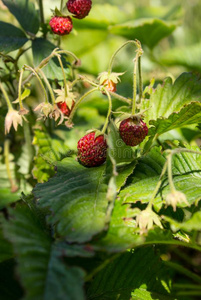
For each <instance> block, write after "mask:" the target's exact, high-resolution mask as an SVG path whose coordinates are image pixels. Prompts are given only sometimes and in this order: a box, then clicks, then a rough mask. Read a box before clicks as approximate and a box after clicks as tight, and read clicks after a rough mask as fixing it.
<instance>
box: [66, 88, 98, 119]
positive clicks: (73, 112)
mask: <svg viewBox="0 0 201 300" xmlns="http://www.w3.org/2000/svg"><path fill="white" fill-rule="evenodd" d="M97 90H98V88H97V87H96V88H94V89H91V90H90V91H88V92H86V93H85V94H84V95H83V96H82V97H81V98H80V99H78V100H77V101H76V102H75V105H74V107H73V109H72V111H71V113H70V116H69V119H68V123H71V121H72V119H73V116H74V114H75V112H76V109H77V107H78V106H79V105H80V103H81V102H82V100H84V98H86V97H87V96H88V95H90V94H91V93H93V92H95V91H97Z"/></svg>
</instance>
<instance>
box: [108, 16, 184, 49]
mask: <svg viewBox="0 0 201 300" xmlns="http://www.w3.org/2000/svg"><path fill="white" fill-rule="evenodd" d="M177 25H178V22H175V21H166V22H165V21H162V20H160V19H148V18H147V19H137V20H133V21H128V22H126V23H123V24H118V25H114V26H111V27H110V32H111V33H113V34H117V35H121V36H123V37H126V38H128V39H131V40H133V39H138V40H140V42H141V43H142V44H144V45H146V46H148V47H149V48H150V49H153V48H154V47H155V46H156V45H157V44H158V42H159V41H160V40H161V39H163V38H165V37H167V36H169V35H170V34H171V33H172V32H173V31H174V30H175V29H176V27H177Z"/></svg>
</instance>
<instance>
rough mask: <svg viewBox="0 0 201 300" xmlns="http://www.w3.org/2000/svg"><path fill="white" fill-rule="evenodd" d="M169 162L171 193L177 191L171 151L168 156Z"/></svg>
mask: <svg viewBox="0 0 201 300" xmlns="http://www.w3.org/2000/svg"><path fill="white" fill-rule="evenodd" d="M167 163H168V181H169V185H170V191H171V193H174V192H175V186H174V183H173V180H172V154H171V153H170V154H169V155H168V157H167Z"/></svg>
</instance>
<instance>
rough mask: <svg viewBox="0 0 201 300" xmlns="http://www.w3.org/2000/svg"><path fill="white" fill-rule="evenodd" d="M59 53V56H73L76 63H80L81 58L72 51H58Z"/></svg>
mask: <svg viewBox="0 0 201 300" xmlns="http://www.w3.org/2000/svg"><path fill="white" fill-rule="evenodd" d="M57 53H58V54H67V55H70V56H72V57H73V58H74V59H75V61H79V58H77V56H76V55H75V54H74V53H72V52H71V51H67V50H59V51H57Z"/></svg>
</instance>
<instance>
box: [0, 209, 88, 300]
mask: <svg viewBox="0 0 201 300" xmlns="http://www.w3.org/2000/svg"><path fill="white" fill-rule="evenodd" d="M10 215H11V216H12V220H10V221H9V222H5V223H4V232H5V235H6V236H7V237H8V239H9V240H10V241H11V242H12V243H13V246H14V250H15V252H16V254H17V260H18V271H19V274H20V278H21V280H22V283H23V285H24V287H25V289H26V297H25V299H26V300H36V299H37V300H53V299H54V300H55V295H56V297H57V299H58V300H64V299H67V300H77V299H80V300H83V299H84V294H83V290H82V285H83V276H84V272H83V271H82V270H81V269H80V268H78V267H67V266H66V265H65V264H64V262H63V260H62V259H61V257H62V255H63V254H62V249H61V248H60V247H57V245H55V244H52V240H51V237H50V236H49V234H48V232H47V230H46V228H44V226H43V224H42V223H41V222H40V220H39V219H38V217H37V215H36V214H35V212H34V211H33V210H30V209H29V208H28V207H27V206H25V205H23V206H19V205H18V206H17V208H16V209H15V210H10Z"/></svg>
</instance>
